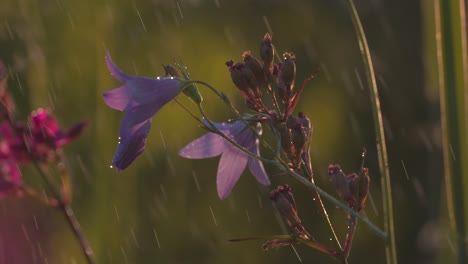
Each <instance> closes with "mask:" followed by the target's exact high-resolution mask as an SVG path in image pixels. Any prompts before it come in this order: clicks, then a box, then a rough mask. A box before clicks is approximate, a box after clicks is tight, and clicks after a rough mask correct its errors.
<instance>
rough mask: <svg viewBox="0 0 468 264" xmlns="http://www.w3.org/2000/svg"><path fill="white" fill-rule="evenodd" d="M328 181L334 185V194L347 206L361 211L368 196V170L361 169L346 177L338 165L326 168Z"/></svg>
mask: <svg viewBox="0 0 468 264" xmlns="http://www.w3.org/2000/svg"><path fill="white" fill-rule="evenodd" d="M328 175H329V177H330V181H331V182H332V183H333V184H334V186H335V189H336V192H337V193H338V195H339V196H340V198H341V199H343V200H344V201H345V202H347V203H348V206H349V207H351V208H353V209H355V210H356V211H361V210H362V209H363V208H364V206H365V204H366V201H367V195H368V194H369V186H370V177H369V170H368V169H367V168H362V169H361V171H360V172H359V174H358V173H351V174H348V175H346V174H345V173H344V172H343V170H342V169H341V167H340V165H338V164H330V166H328Z"/></svg>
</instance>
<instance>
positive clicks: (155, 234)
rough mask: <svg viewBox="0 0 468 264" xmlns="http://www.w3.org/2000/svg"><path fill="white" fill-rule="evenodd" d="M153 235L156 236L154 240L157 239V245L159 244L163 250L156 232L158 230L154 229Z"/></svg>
mask: <svg viewBox="0 0 468 264" xmlns="http://www.w3.org/2000/svg"><path fill="white" fill-rule="evenodd" d="M153 234H154V238H155V239H156V243H158V248H161V243H159V238H158V233H157V232H156V229H154V228H153Z"/></svg>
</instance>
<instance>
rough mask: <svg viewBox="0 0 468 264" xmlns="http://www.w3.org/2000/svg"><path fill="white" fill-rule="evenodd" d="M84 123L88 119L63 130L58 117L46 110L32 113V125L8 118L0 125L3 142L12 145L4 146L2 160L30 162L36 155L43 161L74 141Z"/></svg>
mask: <svg viewBox="0 0 468 264" xmlns="http://www.w3.org/2000/svg"><path fill="white" fill-rule="evenodd" d="M84 126H85V123H84V122H79V123H77V124H76V125H74V126H73V127H71V128H70V129H68V130H67V131H63V130H61V129H60V127H59V125H58V123H57V120H56V119H55V117H53V116H52V115H51V114H50V113H49V112H47V111H46V110H44V109H38V110H36V111H33V112H32V113H31V116H30V126H29V127H28V126H27V125H26V124H25V123H23V122H16V123H14V124H11V123H10V122H7V121H4V122H3V123H1V124H0V135H1V136H2V138H3V142H2V144H3V145H5V144H6V145H7V146H8V147H0V159H9V158H14V160H16V161H17V162H28V161H30V160H31V158H32V157H34V158H35V159H37V160H40V161H44V160H49V158H50V157H51V156H53V155H54V150H55V149H57V148H60V147H62V146H64V145H65V144H68V143H70V142H71V141H73V140H74V139H75V138H76V137H78V136H79V135H80V134H81V132H82V130H83V128H84Z"/></svg>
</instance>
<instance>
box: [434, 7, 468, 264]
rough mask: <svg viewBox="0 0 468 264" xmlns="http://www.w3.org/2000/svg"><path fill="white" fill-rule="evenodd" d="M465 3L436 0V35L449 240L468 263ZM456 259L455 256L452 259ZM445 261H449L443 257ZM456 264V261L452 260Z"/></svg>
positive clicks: (467, 128) (467, 73) (467, 67)
mask: <svg viewBox="0 0 468 264" xmlns="http://www.w3.org/2000/svg"><path fill="white" fill-rule="evenodd" d="M466 4H467V2H466V1H464V0H453V1H444V0H435V1H433V5H434V15H435V28H436V29H435V32H434V33H435V34H434V37H433V39H434V40H435V41H436V49H437V52H436V54H437V57H436V59H437V71H438V76H437V78H438V85H439V91H440V112H441V125H442V140H443V155H444V178H445V185H446V186H445V188H446V189H445V190H446V196H447V197H446V201H447V209H448V218H449V223H450V232H449V237H450V238H451V239H453V240H454V241H455V243H456V262H457V263H467V261H468V240H467V238H466V235H467V227H468V224H467V220H468V194H467V192H466V191H465V188H466V187H467V186H468V140H467V137H466V135H467V134H468V47H467V41H468V40H467V31H466V30H467V20H466V19H467V18H466ZM451 258H452V257H451ZM441 259H444V260H443V261H444V262H447V258H444V256H442V257H441ZM448 262H453V263H455V262H454V259H450V260H448Z"/></svg>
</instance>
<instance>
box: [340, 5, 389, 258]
mask: <svg viewBox="0 0 468 264" xmlns="http://www.w3.org/2000/svg"><path fill="white" fill-rule="evenodd" d="M347 3H348V10H349V13H350V16H351V20H352V21H353V25H354V30H355V33H356V37H357V39H358V41H359V47H360V50H361V55H362V58H363V60H364V67H365V71H366V79H367V82H368V85H369V91H370V99H371V105H372V115H373V118H374V129H375V135H376V137H377V139H376V142H377V152H378V159H379V169H380V175H381V176H382V177H383V180H382V193H383V199H382V200H383V207H384V213H385V215H384V230H385V232H386V233H387V241H386V242H387V243H386V249H385V250H386V255H387V263H392V264H393V263H397V253H396V245H395V230H394V224H393V203H392V188H391V182H390V171H389V168H388V159H387V145H386V142H385V133H384V126H383V119H382V112H381V109H380V98H379V90H378V88H377V81H376V79H375V74H374V66H373V63H372V57H371V54H370V51H369V46H368V44H367V38H366V34H365V33H364V29H363V27H362V24H361V20H360V19H359V14H358V12H357V10H356V6H355V5H354V2H353V0H347Z"/></svg>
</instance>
